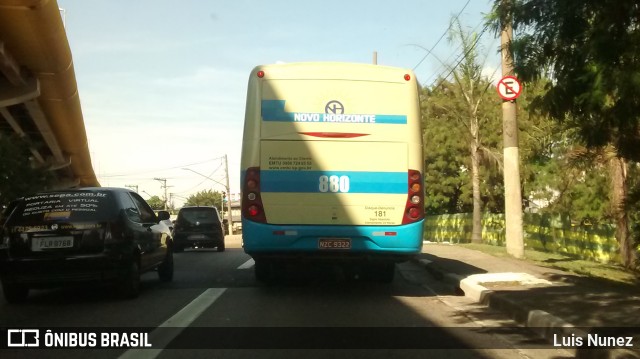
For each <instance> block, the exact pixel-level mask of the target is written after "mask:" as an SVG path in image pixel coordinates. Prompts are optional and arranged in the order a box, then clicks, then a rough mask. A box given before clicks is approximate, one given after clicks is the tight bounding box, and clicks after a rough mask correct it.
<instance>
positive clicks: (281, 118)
mask: <svg viewBox="0 0 640 359" xmlns="http://www.w3.org/2000/svg"><path fill="white" fill-rule="evenodd" d="M285 102H286V100H262V108H261V110H262V120H263V121H275V122H296V118H295V117H296V113H295V112H286V111H285V110H284V105H285ZM305 115H318V116H319V118H320V119H322V121H318V122H326V123H358V122H346V121H345V122H341V121H335V122H334V121H324V115H325V114H323V113H305ZM346 115H348V114H346ZM362 115H365V114H362ZM371 116H375V122H371V123H383V124H392V125H403V124H406V123H407V116H406V115H378V114H375V115H373V114H372V115H371ZM304 122H306V121H304ZM309 122H312V121H309ZM367 123H369V122H367Z"/></svg>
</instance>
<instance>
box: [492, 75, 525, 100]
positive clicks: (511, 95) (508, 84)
mask: <svg viewBox="0 0 640 359" xmlns="http://www.w3.org/2000/svg"><path fill="white" fill-rule="evenodd" d="M496 89H497V90H498V95H500V97H502V99H503V100H505V101H512V100H515V99H517V98H518V96H520V93H522V85H520V81H518V79H517V78H516V77H515V76H505V77H503V78H501V79H500V81H498V86H496Z"/></svg>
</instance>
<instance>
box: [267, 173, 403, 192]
mask: <svg viewBox="0 0 640 359" xmlns="http://www.w3.org/2000/svg"><path fill="white" fill-rule="evenodd" d="M321 176H327V178H331V176H337V178H338V180H339V179H340V177H342V176H347V177H348V189H347V191H344V193H407V190H408V187H407V186H408V184H407V183H408V182H407V181H408V180H407V176H408V175H407V172H360V171H288V170H261V171H260V191H261V192H298V193H323V192H326V193H336V192H337V193H340V192H343V191H340V189H339V186H338V188H336V186H335V185H334V186H333V189H338V190H337V191H332V190H331V189H328V188H327V187H326V186H324V189H325V190H324V191H321V179H320V177H321ZM338 184H339V182H338ZM342 189H345V188H342Z"/></svg>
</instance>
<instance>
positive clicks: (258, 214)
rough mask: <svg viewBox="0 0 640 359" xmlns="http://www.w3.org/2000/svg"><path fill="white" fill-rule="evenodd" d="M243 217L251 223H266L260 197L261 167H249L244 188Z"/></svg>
mask: <svg viewBox="0 0 640 359" xmlns="http://www.w3.org/2000/svg"><path fill="white" fill-rule="evenodd" d="M242 216H243V217H244V218H246V219H248V220H250V221H254V222H260V223H266V222H267V217H266V215H265V213H264V206H263V205H262V197H261V196H260V167H249V168H248V169H247V172H245V176H244V184H243V186H242Z"/></svg>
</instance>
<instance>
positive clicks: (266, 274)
mask: <svg viewBox="0 0 640 359" xmlns="http://www.w3.org/2000/svg"><path fill="white" fill-rule="evenodd" d="M254 261H255V265H254V266H253V271H254V273H255V276H256V280H257V281H258V282H263V283H266V282H268V281H269V280H270V279H271V263H270V262H269V261H267V260H265V259H254Z"/></svg>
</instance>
